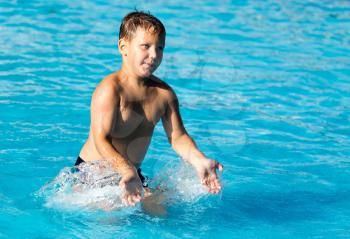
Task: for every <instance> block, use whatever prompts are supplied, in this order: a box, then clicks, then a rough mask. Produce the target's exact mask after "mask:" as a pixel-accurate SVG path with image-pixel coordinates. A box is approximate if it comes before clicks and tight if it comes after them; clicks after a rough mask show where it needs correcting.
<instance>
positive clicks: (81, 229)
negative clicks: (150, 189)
mask: <svg viewBox="0 0 350 239" xmlns="http://www.w3.org/2000/svg"><path fill="white" fill-rule="evenodd" d="M135 6H136V7H137V8H138V9H140V10H149V11H150V12H151V13H153V14H155V15H156V16H157V17H159V18H160V19H161V20H162V21H163V22H164V24H165V26H166V29H167V43H166V49H165V56H164V59H163V63H162V65H161V66H160V68H159V70H158V71H157V72H156V74H157V75H158V76H160V77H161V78H162V79H164V80H165V81H166V82H168V83H169V84H170V85H172V86H173V88H174V89H175V91H176V93H177V95H178V97H179V99H180V105H181V113H182V116H183V118H184V123H185V125H186V127H187V129H188V131H189V132H190V134H191V135H192V136H193V138H194V139H195V140H196V142H197V144H198V145H199V147H200V149H202V150H203V151H204V152H205V153H206V154H207V155H208V156H209V157H212V158H214V159H217V160H219V161H221V162H222V163H223V164H224V166H225V171H224V173H223V175H222V176H223V182H224V190H223V192H222V194H221V195H219V196H205V195H203V194H201V193H198V191H196V190H195V192H194V191H193V190H192V188H191V185H190V184H191V183H192V182H191V181H190V184H186V183H184V184H181V186H183V187H184V190H183V192H182V194H181V195H180V196H179V197H177V198H176V200H174V201H172V203H171V204H168V205H167V211H168V213H167V215H166V216H159V217H158V216H152V215H149V214H147V213H144V212H143V211H142V210H140V208H135V209H125V210H119V211H117V212H103V211H100V210H96V211H76V210H64V209H60V208H57V207H48V206H45V203H44V202H43V200H42V199H41V198H38V197H36V193H37V192H38V190H39V189H40V188H41V187H42V186H43V185H44V184H45V183H46V182H48V181H50V180H52V179H53V178H55V176H56V175H58V174H59V172H60V170H61V169H62V168H65V167H70V166H71V165H72V164H73V163H74V161H75V159H76V156H77V154H78V153H79V150H80V147H81V145H82V143H83V142H84V140H85V138H86V137H87V133H88V129H89V101H90V96H91V93H92V91H93V90H94V87H95V86H96V84H97V83H98V82H99V81H100V80H101V78H103V76H105V75H107V74H108V73H110V72H112V71H114V70H116V69H117V68H118V67H119V65H120V63H121V59H120V57H119V55H118V52H117V48H116V43H117V33H118V26H119V24H120V20H121V18H122V17H123V16H124V15H125V14H126V13H127V12H129V11H131V10H133V9H134V7H135ZM0 13H1V14H0V115H1V117H0V133H1V135H2V139H1V143H0V238H101V239H102V238H156V237H157V238H204V237H209V236H212V237H215V238H349V237H350V226H349V219H350V216H349V215H350V203H349V199H350V190H349V183H350V175H349V172H350V150H349V148H350V138H349V135H350V124H349V123H350V114H349V112H350V107H349V105H350V61H349V59H350V58H349V57H350V3H349V1H301V0H299V1H277V0H275V1H273V0H269V1H243V0H242V1H220V3H218V2H215V1H203V2H202V1H195V2H193V1H192V2H188V1H168V2H167V3H166V4H164V3H162V2H161V1H154V2H152V3H151V2H148V1H144V2H143V1H139V2H134V3H130V2H129V1H102V0H101V1H66V0H63V1H56V0H55V1H50V3H47V2H46V1H42V0H38V1H30V2H29V1H1V3H0ZM169 164H170V166H169ZM171 168H174V171H175V172H174V173H173V174H172V175H170V172H171V170H170V169H171ZM179 168H180V169H181V170H182V169H183V166H182V165H181V163H180V160H179V158H177V157H176V155H175V154H174V153H173V152H172V150H171V149H170V146H169V145H168V143H167V140H166V137H165V135H164V132H163V130H162V127H161V125H158V126H157V128H156V130H155V134H154V138H153V140H152V144H151V146H150V150H149V152H148V154H147V157H146V159H145V162H144V165H143V171H144V172H145V173H146V174H147V175H149V176H151V177H156V176H157V175H158V174H159V172H160V171H166V172H168V174H167V175H168V176H171V177H172V178H173V179H175V180H176V179H177V178H176V175H179V174H180V175H182V176H183V175H186V172H183V171H181V170H180V171H178V170H179ZM169 170H170V171H169ZM179 172H180V173H179ZM169 180H170V179H169ZM174 187H175V185H174Z"/></svg>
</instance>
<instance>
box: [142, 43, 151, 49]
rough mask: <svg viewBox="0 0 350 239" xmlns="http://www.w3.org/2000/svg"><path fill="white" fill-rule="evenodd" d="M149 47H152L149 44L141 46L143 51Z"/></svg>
mask: <svg viewBox="0 0 350 239" xmlns="http://www.w3.org/2000/svg"><path fill="white" fill-rule="evenodd" d="M149 47H150V46H149V45H148V44H142V45H141V48H142V49H148V48H149Z"/></svg>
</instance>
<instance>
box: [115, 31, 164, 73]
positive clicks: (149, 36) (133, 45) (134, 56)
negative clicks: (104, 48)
mask: <svg viewBox="0 0 350 239" xmlns="http://www.w3.org/2000/svg"><path fill="white" fill-rule="evenodd" d="M164 46H165V37H164V36H159V35H158V34H154V33H153V32H152V29H150V30H145V29H143V28H140V27H139V28H137V31H136V32H135V35H134V37H133V38H132V39H131V40H129V41H127V40H124V39H121V40H120V41H119V49H120V52H121V53H122V55H123V64H124V63H125V65H126V67H127V68H128V70H129V71H131V72H130V73H132V74H133V75H135V76H137V77H141V78H145V77H149V76H150V75H151V74H152V73H153V72H154V71H155V70H156V69H157V68H158V66H159V65H160V63H161V62H162V59H163V49H164Z"/></svg>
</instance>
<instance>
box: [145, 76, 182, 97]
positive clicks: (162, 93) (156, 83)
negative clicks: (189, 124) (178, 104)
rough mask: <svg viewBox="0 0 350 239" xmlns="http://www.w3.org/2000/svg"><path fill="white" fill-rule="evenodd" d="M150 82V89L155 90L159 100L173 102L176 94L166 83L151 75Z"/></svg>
mask: <svg viewBox="0 0 350 239" xmlns="http://www.w3.org/2000/svg"><path fill="white" fill-rule="evenodd" d="M150 80H151V81H150V84H151V85H152V87H155V88H156V89H157V92H158V96H159V97H160V98H162V99H164V100H168V101H173V100H175V99H176V94H175V92H174V90H173V89H172V88H171V86H170V85H168V84H167V83H166V82H164V81H163V80H161V79H160V78H158V77H156V76H154V75H152V77H151V78H150Z"/></svg>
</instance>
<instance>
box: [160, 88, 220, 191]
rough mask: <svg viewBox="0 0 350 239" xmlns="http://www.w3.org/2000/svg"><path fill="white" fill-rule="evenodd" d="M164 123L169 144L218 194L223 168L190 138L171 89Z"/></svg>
mask: <svg viewBox="0 0 350 239" xmlns="http://www.w3.org/2000/svg"><path fill="white" fill-rule="evenodd" d="M162 122H163V126H164V129H165V131H166V134H167V136H168V140H169V143H170V144H171V146H172V148H173V149H174V150H175V152H176V153H177V154H178V155H179V156H180V157H181V158H183V159H184V160H185V161H187V162H189V163H190V164H191V165H192V166H194V168H195V169H196V170H197V173H198V175H199V177H200V179H201V181H202V183H203V184H204V185H205V186H207V188H208V190H209V191H210V192H211V193H218V192H219V191H220V189H221V185H220V182H219V180H218V177H217V174H216V169H219V170H220V171H221V170H222V169H223V166H222V165H221V164H220V163H218V162H217V161H215V160H210V159H208V158H207V157H206V156H205V155H204V154H203V153H202V152H201V151H200V150H199V149H198V147H197V145H196V143H195V142H194V140H193V139H192V138H191V137H190V136H189V134H188V133H187V131H186V129H185V127H184V125H183V122H182V119H181V115H180V112H179V101H178V99H177V97H176V94H175V93H174V92H173V91H172V90H171V89H169V96H168V104H167V108H166V111H165V113H164V114H163V116H162Z"/></svg>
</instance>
